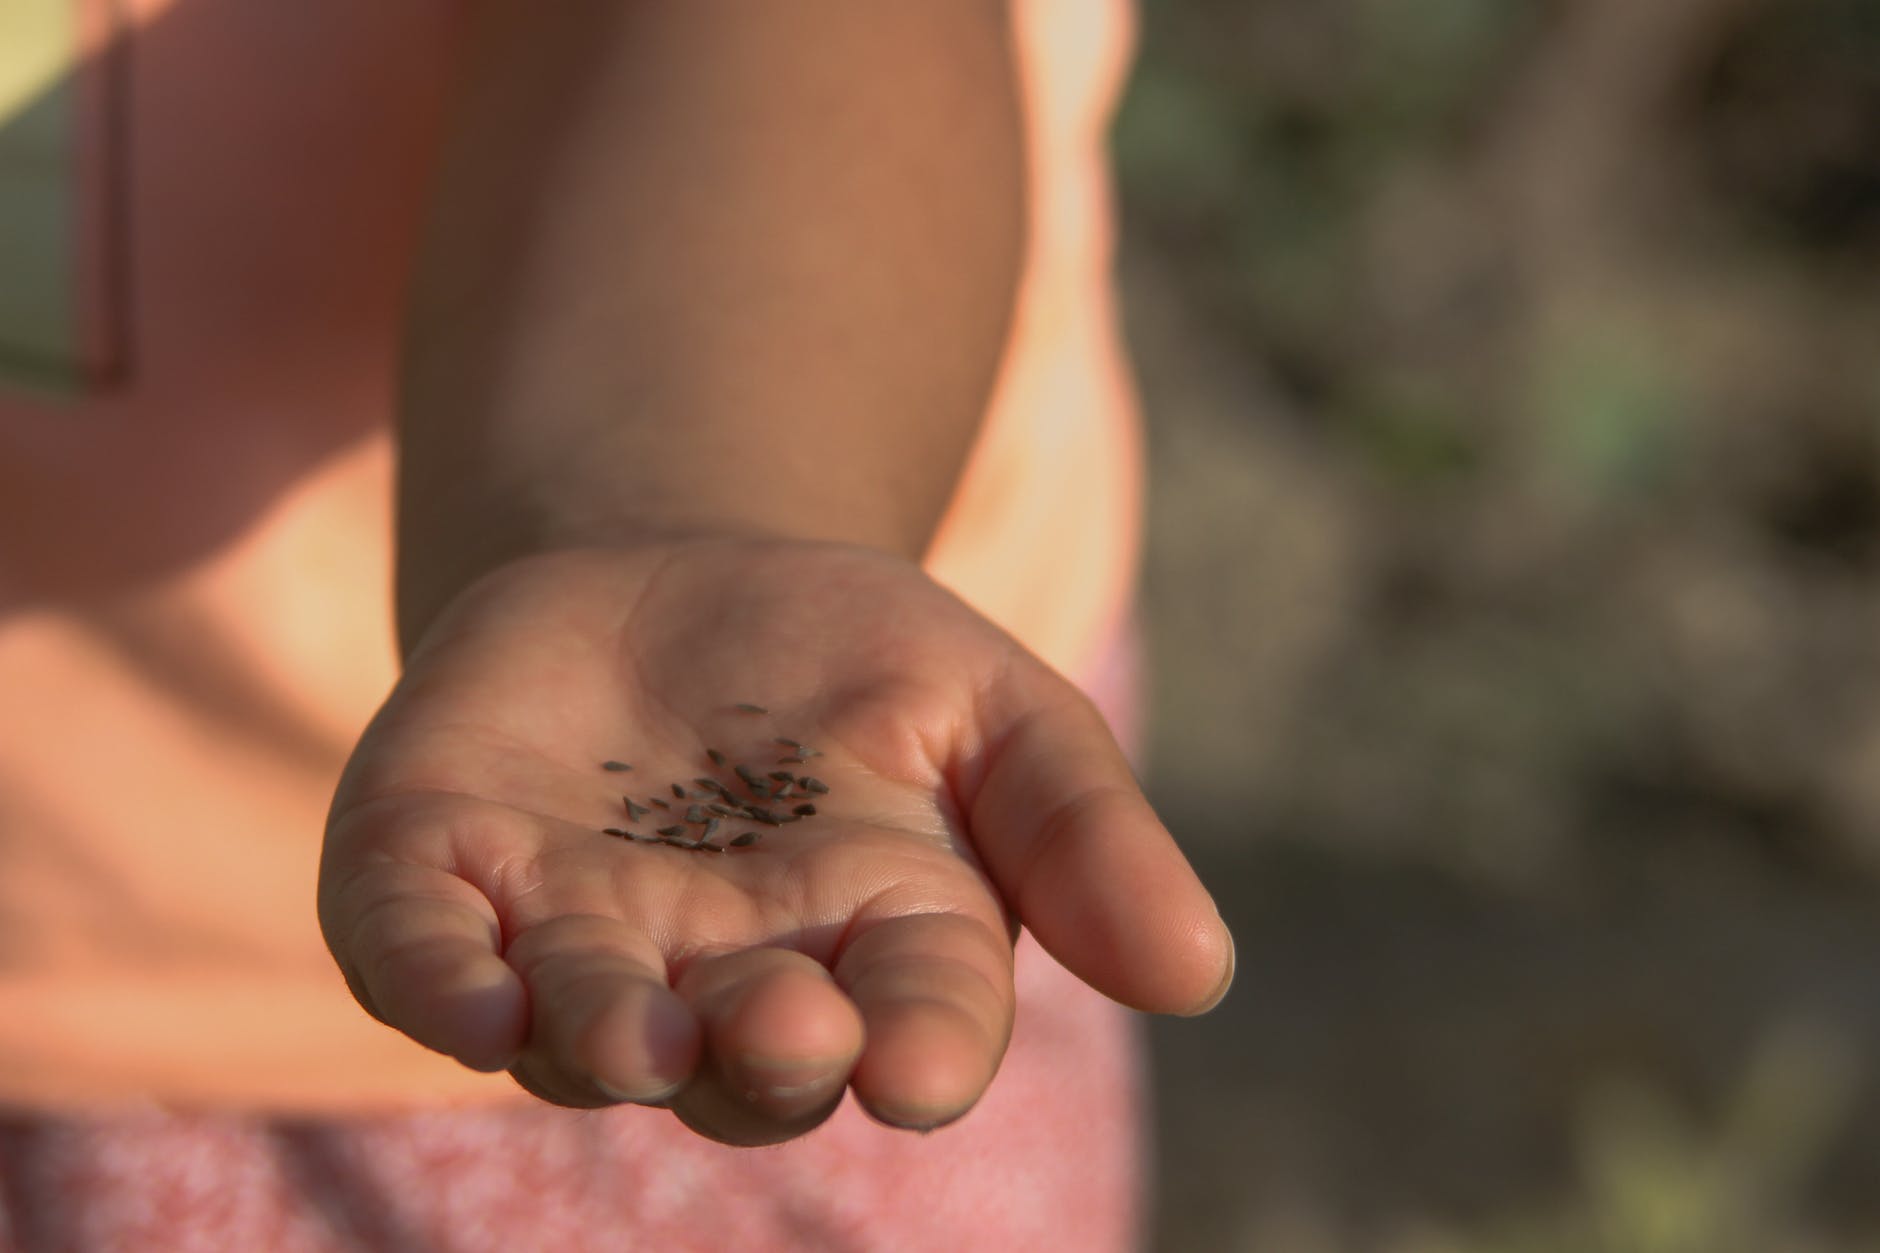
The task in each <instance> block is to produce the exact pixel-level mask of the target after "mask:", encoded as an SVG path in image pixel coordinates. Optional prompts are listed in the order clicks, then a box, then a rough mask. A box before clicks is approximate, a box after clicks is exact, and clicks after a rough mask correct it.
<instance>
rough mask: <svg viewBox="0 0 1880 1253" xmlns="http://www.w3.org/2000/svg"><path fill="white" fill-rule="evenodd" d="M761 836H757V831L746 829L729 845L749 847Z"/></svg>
mask: <svg viewBox="0 0 1880 1253" xmlns="http://www.w3.org/2000/svg"><path fill="white" fill-rule="evenodd" d="M761 838H762V837H761V836H759V835H758V834H757V832H755V831H746V832H745V833H744V834H743V835H740V836H738V837H737V838H736V839H735V840H732V841H731V847H732V848H749V847H750V846H751V845H753V844H755V843H757V841H758V840H759V839H761Z"/></svg>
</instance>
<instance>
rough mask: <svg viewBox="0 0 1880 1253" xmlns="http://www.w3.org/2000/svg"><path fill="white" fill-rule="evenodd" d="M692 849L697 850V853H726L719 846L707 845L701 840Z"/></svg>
mask: <svg viewBox="0 0 1880 1253" xmlns="http://www.w3.org/2000/svg"><path fill="white" fill-rule="evenodd" d="M690 847H692V848H694V849H696V850H697V851H699V852H701V853H722V852H724V851H725V850H724V849H723V848H721V847H720V846H719V845H716V844H707V843H706V842H705V841H704V840H700V841H699V842H698V843H696V844H693V845H691V846H690Z"/></svg>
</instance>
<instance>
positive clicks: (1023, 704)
mask: <svg viewBox="0 0 1880 1253" xmlns="http://www.w3.org/2000/svg"><path fill="white" fill-rule="evenodd" d="M473 7H474V11H475V14H476V16H477V21H476V23H475V30H474V31H473V35H472V39H471V48H470V50H469V55H468V58H467V68H466V73H465V76H464V79H463V83H462V89H461V91H460V93H459V98H458V100H457V102H456V104H455V105H454V106H453V109H452V112H451V117H450V121H449V134H448V136H447V142H446V143H445V153H444V156H443V158H442V160H441V170H440V173H439V176H438V187H437V190H436V195H435V204H434V208H433V212H432V215H431V221H430V223H429V225H428V227H427V229H426V235H425V240H424V247H423V248H422V249H421V253H422V260H421V263H420V264H419V266H418V269H417V273H416V276H415V279H414V287H413V297H412V313H411V331H410V335H409V337H408V342H407V344H406V348H405V359H404V372H403V382H402V387H401V397H400V405H399V413H398V419H399V421H398V438H399V478H398V493H399V498H398V536H397V556H398V577H397V610H398V626H399V634H400V640H401V645H402V651H403V653H404V655H405V659H406V669H405V672H404V674H403V677H402V678H401V679H400V681H399V683H398V685H397V687H396V689H395V690H394V691H393V692H392V694H391V697H390V699H389V701H388V702H387V704H386V705H385V707H384V709H383V711H382V712H381V714H380V715H379V717H378V718H377V719H376V721H375V722H374V723H373V725H372V726H371V727H370V729H369V730H368V732H367V733H366V735H365V736H364V738H363V740H362V741H361V743H360V744H359V746H358V749H357V751H356V753H355V755H354V757H353V760H352V762H351V764H350V765H349V766H348V768H347V771H346V774H345V776H344V778H343V780H342V782H341V784H340V787H339V790H338V794H337V797H336V799H335V802H334V806H333V811H332V818H331V822H330V825H329V830H328V833H327V842H326V847H325V855H324V859H323V862H322V866H321V879H320V896H319V900H320V919H321V924H322V926H323V928H324V931H325V935H326V939H327V943H328V945H329V947H330V948H331V949H332V951H333V953H334V955H335V957H336V958H337V959H338V961H339V964H340V966H341V968H342V970H343V971H344V972H345V974H346V977H347V979H348V981H349V982H350V984H351V986H352V989H353V991H354V993H355V994H356V995H357V996H358V998H359V1000H360V1001H361V1003H362V1004H363V1005H364V1006H365V1007H366V1008H367V1009H368V1010H369V1011H370V1012H371V1013H373V1014H375V1015H376V1016H378V1017H379V1018H380V1019H382V1020H383V1021H385V1022H386V1023H388V1024H390V1025H391V1026H393V1027H396V1028H397V1029H399V1030H401V1031H403V1032H405V1033H406V1034H408V1035H409V1036H411V1037H412V1038H413V1039H415V1040H417V1041H418V1042H420V1043H422V1044H425V1045H428V1046H429V1047H431V1048H433V1049H437V1050H440V1051H442V1052H444V1053H447V1054H450V1055H451V1056H453V1057H456V1058H458V1059H459V1060H461V1061H463V1062H464V1063H465V1064H467V1065H470V1066H474V1067H478V1068H482V1069H487V1070H503V1069H506V1070H508V1071H509V1072H510V1073H511V1074H513V1075H514V1076H515V1078H516V1080H517V1081H518V1082H519V1083H521V1085H522V1086H523V1087H524V1088H526V1089H528V1090H529V1091H530V1092H533V1093H535V1094H536V1095H538V1096H540V1097H542V1098H543V1099H545V1100H549V1101H553V1102H556V1103H559V1104H562V1105H567V1106H574V1107H593V1106H599V1105H605V1104H610V1103H614V1102H619V1101H632V1102H639V1103H642V1104H663V1105H670V1106H671V1108H672V1109H673V1110H674V1112H675V1113H676V1114H677V1115H678V1116H679V1117H680V1118H681V1119H683V1120H684V1121H685V1122H686V1123H687V1125H689V1126H691V1127H693V1128H694V1129H696V1130H697V1131H699V1132H700V1133H701V1134H703V1135H706V1136H709V1137H712V1138H714V1139H717V1140H720V1141H724V1142H726V1143H731V1144H762V1143H773V1142H777V1141H782V1140H787V1139H790V1138H791V1137H793V1136H796V1135H800V1134H802V1133H803V1132H805V1131H807V1130H809V1129H810V1128H812V1127H814V1126H816V1125H817V1124H818V1123H819V1122H821V1121H822V1120H823V1119H825V1118H826V1117H828V1115H829V1114H830V1113H831V1112H832V1110H833V1109H834V1108H835V1106H836V1105H837V1103H838V1102H839V1101H840V1100H841V1098H842V1095H843V1093H844V1092H845V1090H846V1091H852V1092H853V1093H854V1095H855V1097H856V1099H857V1100H858V1101H859V1102H860V1103H861V1105H862V1106H863V1107H864V1108H865V1109H867V1110H868V1111H869V1112H870V1113H872V1114H873V1115H874V1116H875V1117H876V1118H878V1119H881V1120H883V1121H885V1122H888V1123H892V1124H894V1125H897V1126H904V1127H913V1128H930V1127H934V1126H937V1125H939V1124H942V1123H945V1122H947V1121H948V1120H950V1119H953V1118H957V1117H958V1116H960V1115H961V1114H962V1113H963V1112H965V1111H966V1110H967V1109H968V1108H969V1107H970V1106H971V1105H972V1104H973V1102H974V1101H975V1100H976V1099H977V1098H978V1097H979V1096H980V1095H981V1093H983V1092H984V1091H985V1089H986V1086H987V1084H988V1083H989V1082H990V1081H991V1079H992V1077H993V1075H994V1073H995V1072H996V1070H997V1068H998V1065H999V1062H1000V1058H1001V1056H1002V1054H1003V1051H1004V1049H1005V1045H1006V1041H1007V1039H1008V1037H1009V1035H1010V1031H1011V1025H1012V1020H1013V1013H1014V1006H1013V990H1012V941H1013V938H1014V935H1015V934H1016V932H1015V928H1016V926H1017V925H1018V924H1019V923H1021V922H1022V923H1023V924H1024V925H1025V926H1027V927H1029V928H1030V929H1031V930H1032V932H1033V934H1034V935H1036V937H1037V938H1038V940H1039V941H1040V942H1041V943H1042V944H1043V946H1044V947H1045V948H1046V949H1047V950H1049V951H1050V952H1051V953H1052V954H1053V955H1055V956H1056V957H1057V959H1058V960H1059V961H1061V962H1063V963H1064V964H1065V965H1066V966H1067V967H1068V968H1069V969H1070V970H1071V971H1072V972H1074V973H1075V974H1077V975H1078V976H1080V977H1082V978H1083V979H1085V980H1086V981H1087V982H1089V983H1090V984H1091V985H1092V986H1094V987H1096V988H1097V989H1098V990H1100V991H1102V992H1104V993H1107V994H1109V995H1110V996H1113V997H1115V998H1116V999H1118V1000H1120V1001H1122V1002H1124V1003H1125V1004H1129V1005H1133V1006H1136V1007H1138V1008H1141V1009H1144V1010H1153V1011H1158V1012H1172V1013H1189V1012H1195V1011H1198V1010H1200V1009H1202V1008H1204V1007H1206V1006H1207V1005H1209V1004H1211V1003H1212V1002H1213V1001H1214V1000H1215V999H1217V998H1218V996H1219V995H1220V993H1221V991H1222V989H1223V988H1224V987H1225V983H1226V980H1227V978H1228V976H1229V974H1230V973H1231V969H1232V956H1231V954H1232V946H1231V942H1230V941H1229V939H1228V936H1227V932H1226V928H1225V927H1224V926H1223V925H1222V923H1221V921H1220V918H1219V916H1218V915H1217V913H1216V912H1215V909H1214V906H1213V904H1212V902H1211V901H1210V900H1209V898H1208V895H1207V893H1206V892H1205V890H1203V888H1202V887H1201V885H1200V884H1199V883H1198V882H1197V881H1196V879H1195V877H1194V874H1193V873H1192V871H1190V869H1189V868H1188V865H1187V863H1186V862H1185V861H1184V860H1183V859H1182V857H1181V855H1180V854H1179V852H1178V851H1177V850H1176V848H1175V846H1174V844H1173V843H1172V841H1171V840H1170V838H1169V835H1168V833H1167V832H1166V831H1165V830H1164V829H1163V828H1162V826H1161V825H1160V823H1158V822H1157V820H1156V818H1155V816H1154V814H1153V813H1152V812H1151V810H1150V808H1149V806H1148V804H1147V803H1146V802H1145V800H1144V798H1143V796H1142V793H1141V790H1140V789H1139V787H1138V785H1137V783H1136V780H1135V778H1134V777H1133V775H1132V774H1131V772H1130V769H1129V767H1128V765H1127V763H1126V762H1125V760H1124V758H1123V755H1122V753H1121V752H1120V751H1119V749H1118V747H1117V745H1116V743H1115V742H1114V740H1113V738H1112V736H1111V734H1110V731H1109V729H1108V728H1107V726H1106V725H1105V723H1104V722H1103V720H1102V718H1101V717H1100V716H1099V715H1098V713H1097V712H1096V710H1095V709H1094V707H1093V706H1092V705H1091V703H1090V702H1089V701H1088V700H1087V699H1086V698H1085V697H1084V696H1083V695H1082V694H1081V693H1079V692H1078V691H1077V690H1076V689H1075V688H1074V687H1073V686H1072V685H1071V684H1070V683H1069V682H1068V681H1067V680H1065V679H1064V678H1062V677H1061V676H1059V675H1058V674H1056V673H1054V672H1053V671H1052V670H1050V669H1049V668H1048V667H1046V666H1045V665H1044V664H1043V663H1041V662H1040V661H1039V660H1038V659H1037V658H1036V657H1034V656H1033V655H1032V654H1030V653H1029V652H1027V651H1026V650H1025V649H1024V648H1023V647H1022V646H1021V645H1020V644H1018V643H1017V642H1016V641H1015V640H1014V639H1013V638H1011V637H1010V636H1008V635H1007V634H1005V633H1004V632H1003V631H1001V630H999V629H998V628H997V627H995V626H994V625H993V624H992V623H991V622H989V621H988V620H986V619H985V618H983V617H982V616H980V615H979V614H978V613H976V612H974V611H973V610H972V609H970V608H969V607H967V606H966V605H965V604H963V603H962V602H961V601H959V600H958V599H956V598H955V597H954V596H952V595H951V594H949V593H948V592H946V591H944V590H943V589H941V588H940V587H939V586H938V585H937V584H935V583H934V582H933V581H932V580H931V579H929V578H928V576H927V575H926V574H924V573H923V572H922V570H921V566H920V561H921V558H922V556H923V555H924V553H925V552H926V550H927V547H928V545H929V543H930V542H931V540H932V537H933V536H934V534H935V528H936V527H937V525H938V524H939V521H940V519H941V516H942V514H943V512H944V511H945V510H946V508H947V507H948V504H949V501H950V500H951V499H952V498H953V496H954V494H955V491H956V488H957V486H958V483H959V481H960V476H961V474H962V467H963V465H964V464H965V461H966V458H967V455H968V453H969V451H970V450H971V448H972V447H973V444H974V440H975V438H976V432H977V431H978V429H979V422H980V419H981V417H982V415H983V414H984V413H985V412H986V411H987V407H988V404H989V402H990V400H991V396H992V391H993V387H994V384H995V381H996V379H997V377H998V374H999V367H1000V362H1001V360H1002V359H1003V356H1004V354H1005V352H1006V349H1007V346H1008V340H1009V339H1010V338H1011V327H1012V323H1013V320H1014V313H1013V310H1014V301H1015V299H1016V292H1017V290H1018V285H1019V279H1020V275H1021V272H1022V270H1023V268H1024V264H1025V257H1026V240H1025V233H1026V220H1027V209H1026V195H1025V187H1024V182H1025V161H1024V149H1023V142H1022V131H1023V116H1022V111H1021V108H1020V100H1019V92H1018V85H1017V82H1018V80H1017V78H1016V72H1015V68H1014V51H1013V41H1012V22H1011V12H1010V11H1009V9H1008V6H1007V5H1005V4H1003V3H999V2H998V0H900V2H898V3H896V4H891V5H887V4H881V3H879V2H878V0H821V2H819V3H818V4H816V5H802V4H799V3H795V2H794V0H688V2H687V3H684V4H674V3H669V2H664V0H632V2H623V0H570V2H569V3H566V4H555V5H518V4H508V3H499V2H497V0H485V2H484V3H480V4H478V5H476V6H473ZM1033 542H1035V540H1034V539H1032V538H1031V537H1027V536H1023V535H1015V536H1013V537H1012V543H1013V544H1015V545H1021V546H1022V545H1025V544H1027V543H1033ZM741 702H755V703H757V704H759V705H761V706H763V707H764V708H766V709H767V710H768V711H769V712H768V713H765V714H752V713H745V712H740V711H738V710H737V709H736V708H735V706H736V705H737V704H739V703H741ZM777 736H789V737H792V738H795V739H800V740H802V741H803V742H805V743H807V744H810V745H812V746H814V747H815V748H817V749H819V750H820V751H821V752H822V753H823V756H820V757H817V758H815V759H814V773H815V774H816V775H817V776H818V777H820V778H822V779H824V780H826V781H827V782H828V785H829V788H830V791H829V793H828V794H827V795H823V796H818V797H817V801H816V807H817V810H818V813H817V814H816V816H815V817H814V818H812V819H809V820H807V821H804V822H800V823H794V824H791V825H789V826H785V827H779V828H765V829H764V831H763V838H762V839H761V840H760V841H759V842H758V843H757V844H756V845H755V846H754V847H749V848H740V849H737V850H734V851H730V852H725V853H717V854H714V853H705V852H696V851H690V850H685V849H678V848H672V847H668V846H655V845H646V844H637V843H632V842H629V841H627V840H624V839H622V838H619V837H617V836H611V835H606V834H604V833H603V829H604V828H606V827H608V826H614V825H621V824H622V819H623V817H624V816H625V811H624V808H623V804H622V794H623V793H633V794H636V795H637V796H638V797H639V798H640V800H641V801H642V802H646V801H647V800H649V798H650V797H651V796H653V795H655V794H657V793H658V792H659V791H660V790H662V789H664V788H666V787H667V785H668V784H669V783H670V782H671V781H674V780H679V781H687V780H691V779H693V778H695V777H697V776H698V775H700V774H703V773H707V770H708V767H709V766H710V765H711V764H712V763H711V761H710V759H709V757H708V755H707V749H708V748H718V749H721V750H722V751H724V752H725V753H726V754H728V755H729V756H730V758H731V760H732V761H734V762H738V761H750V760H752V758H753V756H754V754H753V751H752V750H753V748H754V747H757V746H768V747H771V748H774V747H777V746H775V745H771V744H770V741H771V740H773V739H774V738H775V737H777ZM609 760H618V761H623V762H629V763H631V764H632V766H633V769H632V771H630V772H621V771H607V770H604V769H602V768H601V763H602V762H605V761H609ZM754 764H763V763H762V759H761V758H758V760H757V761H756V762H755V763H754ZM720 777H723V776H722V775H721V776H720ZM656 812H659V813H662V814H664V813H665V811H656ZM655 824H657V825H666V824H667V821H666V819H664V818H660V819H654V818H651V817H649V818H647V819H645V820H644V821H641V822H639V823H638V824H637V825H638V827H639V830H640V831H642V832H645V831H647V830H648V829H649V828H650V827H651V826H653V825H655ZM627 825H634V824H631V823H629V824H627ZM734 825H735V824H734ZM734 835H735V831H734V830H732V829H729V828H728V829H727V830H725V831H723V832H721V833H720V837H719V838H721V839H724V838H733V837H734Z"/></svg>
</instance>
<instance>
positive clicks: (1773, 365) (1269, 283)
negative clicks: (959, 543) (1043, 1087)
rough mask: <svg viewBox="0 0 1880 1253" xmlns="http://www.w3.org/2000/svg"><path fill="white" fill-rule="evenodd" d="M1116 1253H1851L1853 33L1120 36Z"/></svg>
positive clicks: (1877, 883)
mask: <svg viewBox="0 0 1880 1253" xmlns="http://www.w3.org/2000/svg"><path fill="white" fill-rule="evenodd" d="M1115 140H1116V151H1117V157H1118V161H1119V168H1120V177H1121V180H1122V192H1123V207H1124V219H1125V235H1126V238H1125V244H1124V255H1123V258H1122V268H1123V275H1124V281H1125V296H1126V300H1127V309H1128V318H1129V334H1130V339H1131V342H1132V345H1133V348H1134V351H1135V354H1136V357H1137V362H1138V366H1139V369H1140V371H1141V377H1142V385H1143V389H1144V393H1145V402H1146V406H1147V409H1148V412H1149V416H1150V439H1151V448H1150V453H1151V461H1152V473H1153V487H1152V490H1153V497H1152V501H1151V507H1152V516H1151V534H1150V546H1149V552H1148V568H1147V576H1146V585H1145V588H1144V601H1145V604H1146V606H1147V610H1148V616H1147V622H1146V627H1147V629H1148V634H1149V638H1150V642H1151V648H1152V652H1153V662H1154V667H1153V668H1154V674H1155V683H1156V690H1155V692H1154V703H1153V704H1154V715H1155V716H1154V737H1153V744H1152V754H1151V761H1150V783H1151V790H1152V792H1153V794H1154V796H1155V799H1156V800H1157V803H1158V804H1159V806H1160V807H1161V809H1162V811H1163V813H1164V815H1165V817H1166V818H1167V819H1168V821H1169V824H1170V826H1171V827H1172V828H1173V829H1174V831H1175V832H1176V834H1177V836H1178V837H1179V838H1180V839H1181V840H1182V842H1183V843H1184V845H1185V846H1186V847H1187V848H1188V850H1189V851H1190V853H1191V854H1192V856H1193V857H1194V858H1195V859H1196V861H1197V862H1198V864H1199V866H1200V868H1201V870H1202V872H1203V874H1204V876H1205V877H1206V878H1207V879H1208V881H1209V882H1210V884H1211V885H1212V886H1213V887H1214V889H1215V891H1216V893H1217V895H1218V896H1219V898H1220V900H1221V901H1222V904H1223V908H1224V912H1225V913H1226V915H1227V917H1228V920H1229V922H1230V923H1231V924H1233V926H1234V929H1235V933H1236V936H1237V938H1238V942H1239V977H1238V981H1237V983H1236V986H1235V988H1234V991H1233V993H1232V995H1231V996H1230V997H1229V999H1228V1000H1227V1002H1226V1003H1225V1004H1224V1005H1223V1006H1222V1007H1221V1008H1220V1009H1219V1010H1218V1011H1217V1012H1216V1013H1215V1014H1214V1015H1212V1016H1211V1017H1209V1018H1206V1019H1202V1020H1197V1021H1172V1022H1163V1023H1157V1024H1153V1025H1152V1026H1151V1032H1152V1037H1153V1042H1154V1046H1155V1065H1156V1069H1157V1100H1158V1103H1159V1108H1158V1112H1157V1127H1158V1135H1159V1138H1160V1172H1161V1177H1160V1181H1159V1190H1160V1201H1159V1206H1158V1211H1157V1216H1156V1220H1155V1236H1156V1240H1155V1245H1156V1247H1158V1248H1160V1249H1165V1250H1181V1251H1185V1250H1200V1249H1207V1250H1212V1249H1254V1250H1278V1251H1280V1253H1333V1251H1337V1253H1344V1251H1346V1250H1352V1251H1359V1250H1362V1251H1367V1253H1368V1251H1370V1250H1379V1251H1382V1253H1490V1251H1493V1253H1525V1251H1528V1250H1550V1251H1551V1250H1560V1251H1562V1253H1565V1251H1573V1253H1604V1251H1611V1253H1622V1251H1623V1253H1661V1251H1670V1250H1680V1251H1682V1250H1691V1251H1692V1253H1697V1251H1700V1250H1701V1251H1702V1253H1731V1251H1735V1250H1742V1251H1744V1253H1765V1251H1773V1250H1782V1251H1791V1250H1793V1251H1801V1250H1808V1251H1830V1250H1833V1251H1838V1250H1852V1249H1867V1248H1880V1086H1877V1083H1876V1081H1877V1080H1880V3H1876V2H1875V0H1419V2H1418V3H1415V4H1411V3H1405V2H1404V0H1144V6H1143V50H1142V56H1141V60H1140V62H1139V65H1138V68H1137V72H1136V76H1135V79H1134V82H1133V85H1132V88H1131V91H1130V93H1129V95H1128V97H1127V100H1126V103H1125V106H1124V109H1123V112H1122V114H1121V117H1120V119H1119V121H1118V124H1117V128H1116V132H1115Z"/></svg>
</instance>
